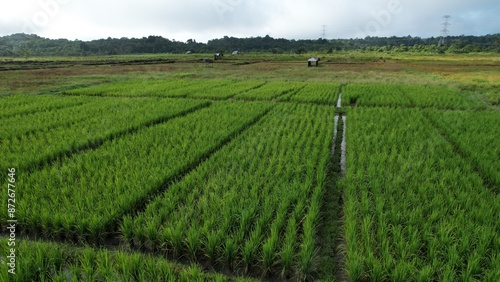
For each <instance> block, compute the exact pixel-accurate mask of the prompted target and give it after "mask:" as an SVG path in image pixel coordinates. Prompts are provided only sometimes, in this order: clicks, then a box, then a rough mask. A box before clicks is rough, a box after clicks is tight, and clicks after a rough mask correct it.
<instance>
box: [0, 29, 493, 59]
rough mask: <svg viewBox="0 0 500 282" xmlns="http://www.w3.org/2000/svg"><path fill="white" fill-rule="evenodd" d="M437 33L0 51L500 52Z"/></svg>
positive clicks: (0, 47)
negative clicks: (441, 40)
mask: <svg viewBox="0 0 500 282" xmlns="http://www.w3.org/2000/svg"><path fill="white" fill-rule="evenodd" d="M438 41H439V38H434V37H432V38H420V37H411V36H406V37H396V36H393V37H366V38H363V39H331V40H328V39H321V38H320V39H316V40H290V39H283V38H272V37H270V36H265V37H251V38H235V37H228V36H225V37H223V38H219V39H213V40H210V41H208V42H207V43H199V42H196V40H193V39H190V40H188V41H186V42H180V41H175V40H169V39H166V38H163V37H161V36H148V37H143V38H107V39H99V40H92V41H81V40H74V41H72V40H67V39H47V38H43V37H40V36H38V35H34V34H31V35H28V34H23V33H18V34H13V35H8V36H3V37H0V56H3V57H12V56H14V57H29V56H86V55H125V54H151V53H153V54H154V53H186V52H187V51H191V52H192V53H213V52H223V53H230V52H232V51H233V50H240V51H243V52H272V53H307V52H319V53H331V52H335V51H350V50H353V51H354V50H364V51H379V52H426V53H471V52H496V53H499V52H500V34H494V35H484V36H465V35H462V36H449V37H447V38H446V44H445V45H443V46H439V47H438V46H437V43H438Z"/></svg>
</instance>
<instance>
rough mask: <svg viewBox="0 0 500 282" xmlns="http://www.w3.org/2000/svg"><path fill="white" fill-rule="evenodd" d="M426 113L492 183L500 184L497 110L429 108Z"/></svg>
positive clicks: (499, 127)
mask: <svg viewBox="0 0 500 282" xmlns="http://www.w3.org/2000/svg"><path fill="white" fill-rule="evenodd" d="M425 114H426V116H428V117H429V118H430V119H431V120H432V121H433V123H435V124H436V125H437V126H438V127H439V129H440V130H442V131H443V132H445V133H446V135H447V136H448V138H449V139H450V140H451V141H452V142H453V145H454V146H456V147H457V148H458V149H459V150H460V151H461V152H462V154H463V155H464V156H465V157H467V158H469V159H470V160H471V161H472V162H473V163H474V164H475V166H477V168H478V169H479V170H480V172H481V174H482V177H483V178H484V181H485V182H486V184H487V185H488V186H490V187H500V168H499V167H498V166H497V165H495V164H496V162H497V161H498V155H499V154H500V144H499V140H498V138H496V136H498V135H499V134H500V117H499V115H498V113H497V111H481V112H471V111H426V112H425ZM497 191H498V189H497Z"/></svg>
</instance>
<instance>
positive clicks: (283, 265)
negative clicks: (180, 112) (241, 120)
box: [121, 104, 334, 279]
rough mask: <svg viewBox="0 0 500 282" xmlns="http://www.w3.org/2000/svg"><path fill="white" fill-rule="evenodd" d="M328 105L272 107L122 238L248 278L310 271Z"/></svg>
mask: <svg viewBox="0 0 500 282" xmlns="http://www.w3.org/2000/svg"><path fill="white" fill-rule="evenodd" d="M333 115H334V111H333V109H332V108H331V107H326V106H316V105H306V104H294V105H285V104H283V105H277V106H276V107H275V108H274V109H273V110H272V111H271V112H270V113H269V114H268V115H267V116H266V117H265V118H264V119H262V120H261V122H259V123H258V124H256V125H255V126H254V127H252V128H251V129H249V130H248V131H247V132H245V133H244V134H242V135H240V136H239V137H238V138H236V139H235V140H233V141H232V142H231V143H230V144H229V145H228V146H226V147H224V148H223V149H222V150H220V151H218V152H217V153H215V154H214V155H213V156H212V157H210V159H208V160H207V161H206V162H204V163H203V164H202V165H200V166H199V167H198V168H197V169H196V170H194V171H193V172H191V173H190V174H188V175H187V176H186V177H184V178H183V180H182V181H180V182H178V183H176V184H175V185H172V186H171V187H169V189H168V190H167V191H166V192H165V193H164V194H163V195H162V196H161V197H158V198H157V199H156V200H155V201H154V202H153V203H151V204H150V205H149V206H148V207H147V209H146V211H145V212H143V213H141V214H139V215H138V216H137V217H135V218H134V217H131V216H127V217H126V218H125V219H124V221H123V224H122V227H121V232H122V234H123V237H124V238H125V240H126V241H127V242H128V243H129V244H131V245H136V246H145V247H146V248H148V249H150V250H154V251H157V250H162V251H164V252H167V253H169V254H173V255H177V256H181V257H189V258H191V259H199V260H209V261H210V262H212V264H217V263H223V264H225V265H227V266H229V267H238V268H240V269H245V270H246V271H247V272H248V273H258V274H257V275H261V274H271V275H278V274H281V275H282V277H289V278H290V277H295V278H297V279H304V277H307V276H308V275H311V274H312V273H314V270H315V266H316V265H315V262H316V247H317V241H316V235H317V224H318V217H319V211H320V206H321V200H322V195H323V192H324V191H323V187H324V184H325V180H326V174H327V166H328V162H329V159H330V148H331V142H332V134H333V132H332V128H333V120H334V119H333Z"/></svg>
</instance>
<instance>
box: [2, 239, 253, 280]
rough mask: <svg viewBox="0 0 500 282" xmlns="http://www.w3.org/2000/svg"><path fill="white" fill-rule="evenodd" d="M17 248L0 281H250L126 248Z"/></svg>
mask: <svg viewBox="0 0 500 282" xmlns="http://www.w3.org/2000/svg"><path fill="white" fill-rule="evenodd" d="M0 250H1V253H2V254H10V251H9V250H10V248H9V247H8V245H7V240H6V239H1V240H0ZM16 252H17V253H16V255H17V257H16V258H17V260H16V269H15V272H14V273H15V274H10V273H9V272H8V270H9V269H10V268H9V265H8V264H7V263H6V262H4V261H2V263H1V264H0V281H13V282H17V281H19V282H24V281H185V282H189V281H235V280H236V281H251V280H244V279H240V278H238V279H233V278H230V277H227V276H224V275H221V274H208V273H205V272H204V271H203V270H202V269H201V267H200V266H198V265H194V264H193V265H189V266H186V265H180V264H175V263H172V262H169V261H167V260H165V259H163V258H158V257H153V256H150V255H145V254H138V253H129V252H125V251H110V250H95V249H92V248H90V247H82V248H76V247H71V246H69V245H64V244H55V243H45V242H35V241H25V240H22V241H20V242H19V243H18V244H17V245H16ZM4 259H5V256H4V258H2V260H4ZM8 261H9V260H8V259H7V262H8Z"/></svg>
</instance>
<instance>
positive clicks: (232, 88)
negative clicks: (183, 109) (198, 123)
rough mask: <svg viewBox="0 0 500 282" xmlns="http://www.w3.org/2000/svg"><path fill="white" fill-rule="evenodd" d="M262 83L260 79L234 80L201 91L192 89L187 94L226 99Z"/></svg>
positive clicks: (189, 95)
mask: <svg viewBox="0 0 500 282" xmlns="http://www.w3.org/2000/svg"><path fill="white" fill-rule="evenodd" d="M264 84H265V83H264V82H260V81H235V82H230V83H228V84H226V83H225V84H222V85H220V86H217V87H211V88H208V89H203V90H201V91H193V92H191V93H189V94H188V97H189V98H205V99H228V98H231V97H233V96H235V95H238V94H240V93H245V92H248V91H252V90H254V89H258V88H259V87H261V86H262V85H264Z"/></svg>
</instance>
